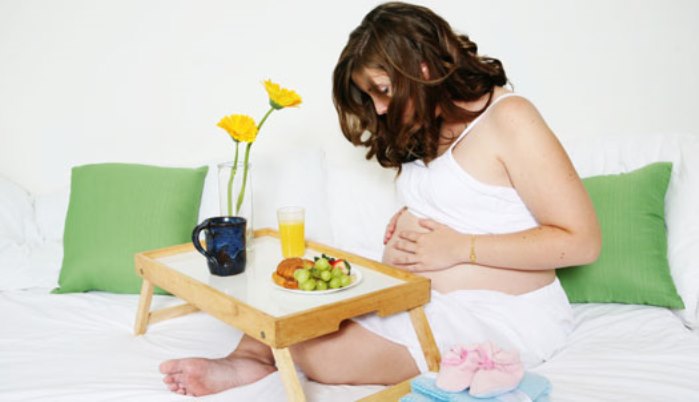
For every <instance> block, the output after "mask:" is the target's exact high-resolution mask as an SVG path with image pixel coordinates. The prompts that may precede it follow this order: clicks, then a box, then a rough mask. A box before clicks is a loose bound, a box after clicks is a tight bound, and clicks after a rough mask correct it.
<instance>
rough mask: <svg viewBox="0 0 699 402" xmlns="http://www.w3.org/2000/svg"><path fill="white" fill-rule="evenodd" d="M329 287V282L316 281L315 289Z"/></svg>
mask: <svg viewBox="0 0 699 402" xmlns="http://www.w3.org/2000/svg"><path fill="white" fill-rule="evenodd" d="M327 289H328V283H327V282H323V281H317V282H316V289H315V290H327Z"/></svg>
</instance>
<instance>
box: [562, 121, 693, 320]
mask: <svg viewBox="0 0 699 402" xmlns="http://www.w3.org/2000/svg"><path fill="white" fill-rule="evenodd" d="M561 142H562V143H563V145H564V146H565V148H566V150H567V151H568V154H569V155H570V156H571V159H572V161H573V163H574V164H575V167H576V169H577V170H578V174H579V175H580V176H581V177H588V176H595V175H601V174H615V173H620V172H627V171H630V170H634V169H637V168H640V167H642V166H645V165H647V164H650V163H653V162H657V161H670V162H672V163H673V168H672V176H671V179H670V185H669V187H668V191H667V194H666V197H665V222H666V225H667V234H668V260H669V263H670V270H671V273H672V277H673V280H674V282H675V286H676V287H677V291H678V293H679V295H680V296H681V297H682V301H683V302H684V304H685V309H684V310H677V311H675V312H676V314H677V315H678V316H679V317H680V318H682V320H683V321H684V323H685V324H686V325H687V326H689V327H691V328H697V327H699V214H697V206H699V160H698V159H697V157H698V156H699V136H697V135H691V134H679V133H666V134H663V133H658V134H652V135H631V134H624V135H614V136H593V137H586V138H579V139H570V140H567V139H565V138H562V139H561Z"/></svg>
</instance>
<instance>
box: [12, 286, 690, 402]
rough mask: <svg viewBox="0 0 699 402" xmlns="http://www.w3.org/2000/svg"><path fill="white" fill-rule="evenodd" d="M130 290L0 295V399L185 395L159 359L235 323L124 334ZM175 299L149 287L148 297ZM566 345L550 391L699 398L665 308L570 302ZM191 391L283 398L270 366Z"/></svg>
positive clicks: (580, 397) (198, 345)
mask: <svg viewBox="0 0 699 402" xmlns="http://www.w3.org/2000/svg"><path fill="white" fill-rule="evenodd" d="M137 301H138V296H135V295H114V294H107V293H89V294H68V295H52V294H48V291H47V289H31V290H24V291H5V292H2V293H0V323H1V324H0V401H4V402H8V401H71V402H74V401H179V400H182V401H186V400H194V399H195V398H190V397H183V396H179V395H175V394H172V393H171V392H169V391H168V390H167V389H166V388H165V386H164V385H163V384H162V382H161V377H162V376H161V374H160V373H159V372H158V364H159V363H160V362H161V361H163V360H166V359H169V358H175V357H185V356H206V357H218V356H222V355H225V354H226V353H228V352H229V351H230V350H231V349H232V348H233V347H234V346H235V344H236V342H237V340H238V339H239V338H240V333H239V332H238V331H236V330H235V329H233V328H230V327H228V326H227V325H224V324H222V323H220V322H218V321H217V320H215V319H213V318H211V317H209V316H207V315H205V314H203V313H196V314H192V315H188V316H185V317H180V318H176V319H171V320H168V321H165V322H161V323H157V324H154V325H152V326H151V327H150V328H149V330H148V332H147V333H146V334H145V335H144V336H138V337H137V336H134V335H133V322H134V315H135V311H136V305H137ZM175 303H178V302H177V301H175V300H174V299H172V298H171V297H166V296H155V299H154V302H153V307H154V308H158V307H163V306H166V305H172V304H175ZM575 312H576V320H577V324H576V329H575V332H574V333H573V335H572V337H571V338H570V342H569V344H568V346H566V347H565V348H564V349H563V350H561V351H560V352H559V353H558V354H557V355H556V356H555V357H554V358H553V359H552V360H551V361H549V362H547V363H545V364H543V365H541V366H539V367H537V368H536V369H535V370H534V371H536V372H538V373H540V374H543V375H545V376H547V377H548V378H549V379H550V380H551V381H552V383H553V394H552V400H553V401H556V402H558V401H576V402H577V401H663V402H665V401H692V400H699V334H697V333H692V332H691V331H689V330H688V329H686V328H685V327H684V326H683V325H682V323H681V321H680V320H679V319H678V318H677V317H676V316H675V315H674V314H672V312H670V311H668V310H666V309H662V308H654V307H643V306H626V305H617V304H607V305H599V304H590V305H577V306H575ZM302 383H303V386H304V389H305V390H306V393H307V395H308V397H309V401H333V402H335V401H340V402H341V401H353V400H356V399H358V398H361V397H363V396H365V395H368V394H371V393H373V392H376V391H379V390H380V389H382V387H379V386H360V387H358V386H326V385H321V384H317V383H314V382H311V381H306V380H302ZM196 400H198V401H247V400H264V401H285V400H286V398H285V394H284V388H283V386H282V384H281V381H280V378H279V376H278V375H277V374H273V375H271V376H269V377H267V378H265V379H264V380H262V381H260V382H258V383H256V384H253V385H250V386H247V387H242V388H240V389H236V390H231V391H228V392H224V393H222V394H218V395H214V396H210V397H205V398H196Z"/></svg>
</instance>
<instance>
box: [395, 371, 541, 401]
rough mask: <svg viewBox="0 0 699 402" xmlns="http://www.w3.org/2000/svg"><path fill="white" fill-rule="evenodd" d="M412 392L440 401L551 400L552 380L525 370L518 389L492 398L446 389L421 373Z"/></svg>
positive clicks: (414, 381)
mask: <svg viewBox="0 0 699 402" xmlns="http://www.w3.org/2000/svg"><path fill="white" fill-rule="evenodd" d="M410 388H411V389H412V394H415V393H417V394H421V395H423V396H425V397H428V398H430V399H431V400H432V401H438V402H516V401H523V402H524V401H526V402H529V401H532V402H549V392H551V382H550V381H549V380H548V379H547V378H546V377H544V376H542V375H539V374H536V373H530V372H525V373H524V378H522V381H521V382H520V383H519V385H518V386H517V389H515V390H513V391H510V392H506V393H504V394H501V395H497V396H494V397H490V398H476V397H474V396H471V395H469V393H468V390H465V391H461V392H449V391H445V390H443V389H441V388H439V387H437V386H436V385H435V378H434V376H433V375H432V376H431V375H429V374H428V375H425V374H423V375H421V376H419V377H417V378H415V379H414V380H412V381H411V382H410ZM401 401H402V400H401ZM409 401H415V402H418V401H420V400H419V399H414V400H409Z"/></svg>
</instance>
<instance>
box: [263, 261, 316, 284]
mask: <svg viewBox="0 0 699 402" xmlns="http://www.w3.org/2000/svg"><path fill="white" fill-rule="evenodd" d="M312 266H313V261H311V260H306V259H303V258H298V257H294V258H285V259H284V260H282V261H281V262H280V263H279V265H277V270H276V271H275V272H272V280H274V282H275V283H276V284H277V285H279V286H282V287H285V288H287V289H298V288H299V284H298V282H297V281H296V279H294V271H296V270H297V269H302V268H310V267H312Z"/></svg>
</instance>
